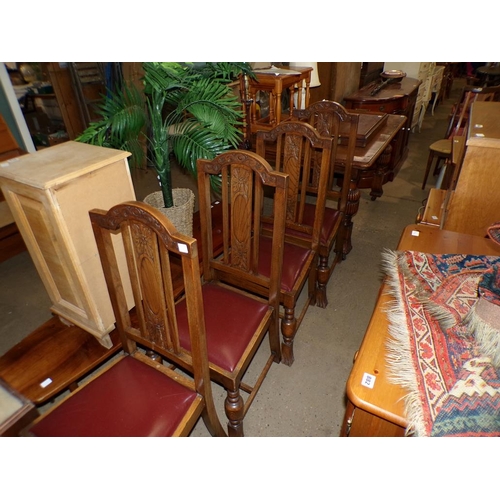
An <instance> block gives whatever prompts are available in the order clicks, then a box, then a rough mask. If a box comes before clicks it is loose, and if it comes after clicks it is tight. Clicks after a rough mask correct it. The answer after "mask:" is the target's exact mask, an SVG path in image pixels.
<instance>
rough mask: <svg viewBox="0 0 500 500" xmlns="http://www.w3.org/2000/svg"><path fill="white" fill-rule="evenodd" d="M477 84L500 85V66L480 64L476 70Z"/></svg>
mask: <svg viewBox="0 0 500 500" xmlns="http://www.w3.org/2000/svg"><path fill="white" fill-rule="evenodd" d="M476 73H477V76H478V78H479V85H481V86H483V87H494V86H496V85H500V66H498V65H496V64H495V65H494V66H480V67H479V68H477V70H476Z"/></svg>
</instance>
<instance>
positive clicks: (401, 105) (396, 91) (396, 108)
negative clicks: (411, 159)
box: [345, 77, 421, 182]
mask: <svg viewBox="0 0 500 500" xmlns="http://www.w3.org/2000/svg"><path fill="white" fill-rule="evenodd" d="M381 83H382V81H381V80H380V79H379V80H376V81H374V82H371V83H369V84H368V85H365V86H364V87H362V88H360V89H359V90H358V91H356V92H354V93H353V94H351V95H348V96H347V97H345V107H346V108H347V109H348V110H352V111H359V110H368V111H373V112H377V113H390V114H394V115H403V116H406V118H407V121H406V124H405V127H404V129H403V130H402V134H401V141H400V147H399V148H397V149H395V151H393V154H392V156H391V158H390V160H389V167H390V170H392V171H394V172H397V171H398V170H399V168H400V167H401V164H402V163H403V162H404V160H405V158H406V156H407V154H408V141H409V138H410V132H411V127H412V123H413V115H414V113H415V104H416V102H417V96H418V89H419V87H420V85H421V82H420V80H418V79H416V78H407V77H405V78H403V79H402V80H401V81H399V82H398V81H390V82H389V83H388V84H386V85H385V86H384V87H383V88H381V89H380V90H379V91H378V92H376V93H375V94H373V92H374V91H375V90H376V89H377V87H378V86H380V84H381ZM387 180H390V179H389V178H388V179H387ZM387 180H386V181H385V182H387Z"/></svg>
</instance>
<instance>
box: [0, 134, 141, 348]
mask: <svg viewBox="0 0 500 500" xmlns="http://www.w3.org/2000/svg"><path fill="white" fill-rule="evenodd" d="M129 155H130V153H127V152H125V151H117V150H114V149H109V148H101V147H98V146H91V145H89V144H82V143H78V142H73V141H69V142H65V143H63V144H60V145H57V146H52V147H50V148H46V149H43V150H40V151H37V152H36V153H32V154H27V155H24V156H22V157H18V158H14V159H13V160H10V161H8V162H6V163H4V164H3V165H2V168H1V169H0V186H1V188H2V191H3V194H4V196H5V199H6V201H7V203H8V205H9V208H10V210H11V212H12V215H13V216H14V219H15V222H16V224H17V227H18V228H19V231H20V232H21V235H22V237H23V239H24V242H25V243H26V246H27V248H28V251H29V253H30V255H31V257H32V259H33V262H34V264H35V266H36V268H37V271H38V273H39V275H40V278H41V280H42V282H43V283H44V285H45V288H46V290H47V293H48V295H49V297H50V299H51V301H52V307H51V310H52V312H53V313H55V314H57V315H58V316H59V317H60V318H61V319H62V320H63V321H67V322H68V323H70V324H75V325H77V326H80V327H81V328H83V329H84V330H86V331H88V332H89V333H92V334H93V335H94V336H96V337H97V339H98V340H99V342H101V343H102V345H104V346H105V347H108V348H110V347H111V346H112V342H111V339H110V338H109V332H110V331H111V330H112V329H113V328H114V321H115V318H114V314H113V310H112V307H111V302H110V299H109V295H108V291H107V288H106V283H105V281H104V274H103V272H102V268H101V263H100V260H99V256H98V253H97V246H96V243H95V239H94V234H93V231H92V226H91V224H90V219H89V215H88V212H89V210H90V209H92V208H102V209H105V210H107V209H109V208H111V207H112V206H113V205H115V204H116V203H120V202H122V201H128V200H135V193H134V188H133V184H132V180H131V178H130V172H129V167H128V163H127V157H128V156H129ZM115 243H116V244H117V245H122V244H123V243H122V242H121V239H120V238H119V237H118V235H117V238H116V239H115ZM120 266H122V267H121V268H122V269H126V268H125V266H126V262H125V255H124V251H123V249H122V261H121V262H120ZM129 286H130V284H129ZM126 293H127V298H128V300H129V305H130V307H132V306H133V304H134V302H133V297H132V291H131V289H129V290H126Z"/></svg>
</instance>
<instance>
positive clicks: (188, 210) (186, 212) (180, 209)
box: [144, 188, 194, 236]
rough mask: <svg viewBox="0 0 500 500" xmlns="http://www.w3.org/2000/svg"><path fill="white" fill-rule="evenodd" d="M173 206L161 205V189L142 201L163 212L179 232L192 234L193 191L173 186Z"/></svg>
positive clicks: (187, 234)
mask: <svg viewBox="0 0 500 500" xmlns="http://www.w3.org/2000/svg"><path fill="white" fill-rule="evenodd" d="M172 195H173V198H174V206H173V207H170V208H165V207H164V206H163V195H162V192H161V191H155V192H154V193H151V194H148V195H147V196H146V198H144V203H147V204H148V205H151V206H152V207H155V208H157V209H158V210H160V211H161V212H163V213H164V214H165V215H166V216H167V217H168V218H169V220H170V222H172V224H173V225H174V226H175V227H176V229H177V231H179V233H182V234H185V235H186V236H193V211H194V193H193V191H191V189H187V188H175V189H173V190H172Z"/></svg>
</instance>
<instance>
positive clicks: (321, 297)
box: [314, 255, 330, 309]
mask: <svg viewBox="0 0 500 500" xmlns="http://www.w3.org/2000/svg"><path fill="white" fill-rule="evenodd" d="M329 276H330V268H329V267H328V257H325V256H324V255H320V256H319V261H318V269H317V283H316V290H315V294H314V295H315V300H314V302H315V304H316V305H317V306H318V307H321V308H323V309H325V308H326V306H327V305H328V299H327V297H326V285H327V284H328V277H329Z"/></svg>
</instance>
